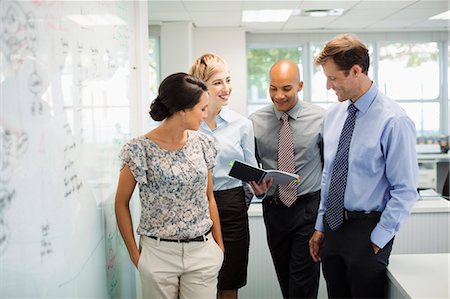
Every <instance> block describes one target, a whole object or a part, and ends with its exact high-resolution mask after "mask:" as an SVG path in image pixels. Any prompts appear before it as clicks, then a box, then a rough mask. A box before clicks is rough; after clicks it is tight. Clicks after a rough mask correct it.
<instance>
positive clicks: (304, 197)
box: [264, 190, 320, 205]
mask: <svg viewBox="0 0 450 299" xmlns="http://www.w3.org/2000/svg"><path fill="white" fill-rule="evenodd" d="M318 195H320V190H317V191H314V192H310V193H306V194H302V195H299V196H297V199H296V200H295V202H298V201H305V200H308V199H312V198H317V196H318ZM266 199H267V202H269V203H274V204H276V205H284V204H283V203H282V202H281V200H280V198H279V197H278V196H273V195H269V196H267V197H266V198H265V199H264V200H266Z"/></svg>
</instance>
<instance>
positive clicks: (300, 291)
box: [263, 191, 320, 298]
mask: <svg viewBox="0 0 450 299" xmlns="http://www.w3.org/2000/svg"><path fill="white" fill-rule="evenodd" d="M319 201H320V191H317V192H313V193H309V194H306V195H302V196H299V197H298V199H297V201H296V202H295V203H294V204H293V205H292V206H291V207H289V208H288V207H286V206H284V205H283V204H282V203H280V202H279V201H278V199H276V198H273V197H267V198H265V199H264V201H263V216H264V223H265V225H266V232H267V242H268V245H269V249H270V253H271V255H272V260H273V263H274V266H275V271H276V273H277V277H278V282H279V284H280V287H281V292H282V294H283V297H284V298H317V292H318V288H319V277H320V264H319V263H315V262H314V261H313V259H312V258H311V256H310V254H309V245H308V243H309V239H310V238H311V235H312V233H313V232H314V224H315V221H316V216H317V209H318V207H319Z"/></svg>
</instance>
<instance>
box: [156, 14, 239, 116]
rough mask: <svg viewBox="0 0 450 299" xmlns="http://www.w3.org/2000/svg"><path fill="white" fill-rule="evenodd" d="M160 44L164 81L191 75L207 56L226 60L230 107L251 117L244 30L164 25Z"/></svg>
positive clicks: (174, 24)
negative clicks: (179, 74) (172, 76)
mask: <svg viewBox="0 0 450 299" xmlns="http://www.w3.org/2000/svg"><path fill="white" fill-rule="evenodd" d="M160 41H161V78H165V77H166V76H168V75H170V74H172V73H175V72H187V71H188V70H189V68H190V66H191V65H192V63H193V62H194V60H195V59H197V57H198V56H200V55H202V54H203V53H205V52H214V53H216V54H218V55H220V56H221V57H223V58H224V59H225V60H226V61H227V63H228V65H229V67H230V72H231V80H232V83H233V92H232V95H231V100H230V103H229V107H230V108H231V109H233V110H234V111H236V112H239V113H240V114H242V115H243V116H247V54H246V53H247V51H246V43H245V31H244V30H243V29H242V28H193V26H192V24H191V23H189V22H175V23H163V24H161V37H160Z"/></svg>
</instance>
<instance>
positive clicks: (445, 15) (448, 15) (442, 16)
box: [429, 10, 450, 20]
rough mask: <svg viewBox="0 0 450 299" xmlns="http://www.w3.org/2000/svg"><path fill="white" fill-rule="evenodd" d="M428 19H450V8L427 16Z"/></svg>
mask: <svg viewBox="0 0 450 299" xmlns="http://www.w3.org/2000/svg"><path fill="white" fill-rule="evenodd" d="M429 19H430V20H450V10H447V11H445V12H443V13H440V14H438V15H435V16H432V17H430V18H429Z"/></svg>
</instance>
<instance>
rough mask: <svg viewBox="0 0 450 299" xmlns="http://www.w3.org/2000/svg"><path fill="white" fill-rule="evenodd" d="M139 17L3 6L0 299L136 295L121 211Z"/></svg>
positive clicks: (46, 4) (127, 11) (75, 6)
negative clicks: (117, 204) (122, 154)
mask: <svg viewBox="0 0 450 299" xmlns="http://www.w3.org/2000/svg"><path fill="white" fill-rule="evenodd" d="M134 9H135V8H134V4H133V2H116V1H114V2H112V1H111V2H109V1H108V2H105V1H91V2H63V1H40V0H35V1H26V2H25V1H6V0H0V26H1V27H0V32H1V35H0V50H1V52H0V69H1V73H0V82H1V83H0V104H1V106H0V108H1V110H0V112H1V114H0V152H1V155H0V170H1V176H0V298H10V297H32V298H48V297H55V298H63V297H71V298H74V297H78V298H80V297H91V298H108V297H109V298H115V297H124V294H125V293H126V294H127V296H129V295H130V294H131V296H134V295H133V289H134V284H135V282H134V280H133V276H132V275H131V278H130V273H133V272H131V271H132V269H133V268H131V266H130V265H131V263H130V262H129V259H128V255H127V253H126V250H125V249H124V245H123V242H122V240H121V238H120V235H119V233H118V231H117V227H116V224H115V218H114V211H113V193H114V188H115V184H116V182H117V181H116V180H117V176H118V167H119V166H118V165H119V161H118V159H117V153H118V149H119V146H120V144H122V143H123V142H124V140H127V139H128V138H129V136H130V127H131V126H130V117H129V115H130V111H131V108H130V107H131V104H130V103H131V98H132V97H133V92H132V90H133V86H132V84H133V83H132V82H133V80H134V74H133V72H132V67H131V65H132V63H134V62H133V61H134V55H133V53H135V50H136V49H135V48H134V46H133V45H134V32H135V28H134V22H133V15H134V12H135V11H134Z"/></svg>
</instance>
